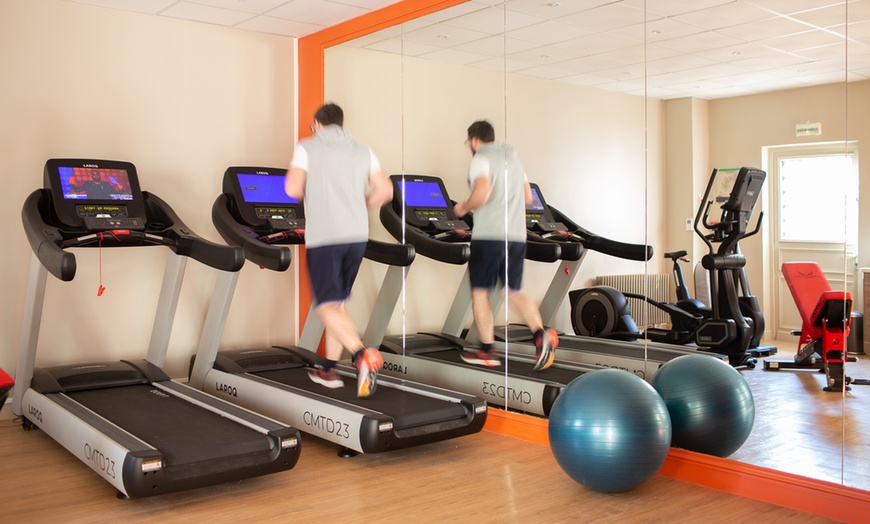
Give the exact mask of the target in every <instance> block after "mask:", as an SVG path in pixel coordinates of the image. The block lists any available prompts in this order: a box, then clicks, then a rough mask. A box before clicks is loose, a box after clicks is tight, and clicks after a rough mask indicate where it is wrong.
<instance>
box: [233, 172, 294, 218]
mask: <svg viewBox="0 0 870 524" xmlns="http://www.w3.org/2000/svg"><path fill="white" fill-rule="evenodd" d="M286 180H287V170H286V169H281V168H273V167H230V168H228V169H227V170H226V172H225V173H224V192H225V193H227V194H229V195H231V196H232V199H233V201H234V203H235V206H236V208H237V209H238V211H239V214H240V215H241V218H242V219H243V220H244V222H246V223H247V224H248V225H251V226H266V225H268V228H269V229H270V230H273V231H286V230H290V229H304V228H305V212H304V208H303V207H302V204H300V203H299V201H298V200H297V199H295V198H291V197H290V196H288V195H287V193H286V191H285V190H284V184H285V182H286Z"/></svg>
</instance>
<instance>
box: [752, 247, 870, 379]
mask: <svg viewBox="0 0 870 524" xmlns="http://www.w3.org/2000/svg"><path fill="white" fill-rule="evenodd" d="M782 274H783V276H784V277H785V281H786V283H787V284H788V289H789V290H790V291H791V296H792V298H794V301H795V305H797V308H798V312H800V315H801V320H802V323H803V324H802V326H801V330H800V332H799V333H798V332H794V334H796V335H797V334H799V335H800V340H799V342H798V351H797V354H796V355H795V357H794V359H791V360H789V359H767V360H765V361H764V369H766V370H779V369H818V370H821V371H824V372H825V378H826V385H825V387H824V388H823V389H824V390H825V391H843V388H844V387H845V388H846V389H849V382H850V379H849V377H847V376H846V374H845V372H846V368H845V363H846V362H847V361H851V362H855V361H856V359H855V357H849V355H848V351H847V348H846V343H847V339H848V337H849V324H850V322H851V316H852V295H851V294H850V293H848V292H847V291H834V290H832V289H831V285H830V284H829V283H828V279H827V278H826V277H825V274H824V273H823V272H822V268H821V267H819V265H818V264H817V263H815V262H786V263H784V264H783V265H782Z"/></svg>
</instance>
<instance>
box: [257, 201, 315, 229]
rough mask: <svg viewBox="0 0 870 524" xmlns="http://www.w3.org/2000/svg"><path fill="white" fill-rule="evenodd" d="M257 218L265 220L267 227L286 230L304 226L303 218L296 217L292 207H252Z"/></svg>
mask: <svg viewBox="0 0 870 524" xmlns="http://www.w3.org/2000/svg"><path fill="white" fill-rule="evenodd" d="M254 213H256V215H257V218H259V219H261V220H265V221H266V222H267V223H268V224H269V229H273V230H275V231H286V230H288V229H300V228H305V220H304V219H301V218H296V210H295V209H294V208H292V207H259V206H257V207H254Z"/></svg>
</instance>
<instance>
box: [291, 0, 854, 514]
mask: <svg viewBox="0 0 870 524" xmlns="http://www.w3.org/2000/svg"><path fill="white" fill-rule="evenodd" d="M465 1H466V0H402V1H400V2H397V3H395V4H393V5H390V6H387V7H385V8H383V9H380V10H378V11H373V12H371V13H368V14H366V15H363V16H361V17H359V18H355V19H353V20H349V21H347V22H344V23H341V24H338V25H335V26H332V27H329V28H326V29H324V30H322V31H320V32H317V33H314V34H312V35H309V36H306V37H303V38H301V39H300V40H299V55H298V71H299V100H298V108H299V112H298V113H297V115H298V121H297V123H298V129H299V131H300V134H299V138H304V137H305V136H307V135H308V134H309V132H308V124H309V123H310V119H311V116H312V115H313V114H314V111H315V110H316V108H317V107H318V106H319V105H320V104H322V103H323V97H324V50H325V49H326V48H328V47H331V46H334V45H338V44H341V43H343V42H346V41H348V40H352V39H354V38H358V37H361V36H364V35H366V34H369V33H372V32H375V31H378V30H380V29H385V28H387V27H391V26H394V25H397V24H400V23H402V22H406V21H410V20H413V19H415V18H417V17H420V16H423V15H426V14H429V13H433V12H436V11H439V10H441V9H445V8H447V7H452V6H454V5H459V4H462V3H464V2H465ZM300 258H303V257H301V256H300ZM300 262H302V264H300V266H299V272H300V273H299V274H300V280H301V282H300V284H302V285H301V286H300V291H299V293H300V297H299V308H300V309H299V311H300V313H299V314H300V317H301V318H300V325H303V324H304V316H305V314H306V312H307V309H308V306H309V305H310V301H311V291H310V289H308V286H307V283H305V280H306V277H305V275H306V274H307V273H306V269H307V268H306V267H305V266H304V261H300ZM484 429H487V430H490V431H493V432H496V433H500V434H504V435H508V436H512V437H515V438H520V439H523V440H528V441H530V442H535V443H538V444H544V445H546V444H547V443H548V439H547V421H546V420H545V419H537V418H534V417H529V416H526V415H520V414H516V413H510V412H503V411H501V410H491V411H490V413H489V416H488V417H487V422H486V426H485V427H484ZM660 473H661V474H662V475H665V476H668V477H671V478H675V479H678V480H682V481H685V482H691V483H693V484H698V485H702V486H707V487H712V488H714V489H718V490H721V491H725V492H729V493H733V494H736V495H740V496H744V497H747V498H751V499H755V500H760V501H763V502H768V503H772V504H778V505H781V506H785V507H789V508H793V509H798V510H801V511H806V512H808V513H813V514H817V515H822V516H825V517H828V518H833V519H836V520H840V521H847V522H859V521H862V520H863V519H864V518H865V514H866V511H867V508H868V507H870V493H868V492H866V491H862V490H858V489H854V488H849V487H845V486H842V485H839V484H831V483H828V482H824V481H818V480H814V479H808V478H806V477H801V476H798V475H792V474H786V473H781V472H777V471H774V470H770V469H766V468H760V467H757V466H751V465H746V464H741V463H737V462H735V461H733V460H728V459H722V458H718V457H713V456H702V455H699V454H697V453H692V452H688V451H684V450H680V449H671V451H670V454H669V455H668V458H667V460H666V461H665V464H664V466H663V467H662V469H661V471H660Z"/></svg>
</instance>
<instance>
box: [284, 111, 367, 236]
mask: <svg viewBox="0 0 870 524" xmlns="http://www.w3.org/2000/svg"><path fill="white" fill-rule="evenodd" d="M300 149H301V150H303V151H302V152H300ZM290 166H291V167H299V168H301V169H304V170H305V171H306V173H307V176H306V179H305V245H306V246H308V247H310V248H311V247H320V246H329V245H336V244H352V243H356V242H367V241H368V238H369V220H368V217H369V215H368V208H367V207H366V189H367V187H368V180H369V174H370V173H371V171H372V169H373V168H377V167H378V160H377V158H376V157H375V156H374V154H373V153H372V151H371V149H369V148H368V147H365V146H363V145H360V144H358V143H357V142H355V141H354V140H353V139H352V138H351V136H350V133H348V132H347V131H345V130H344V129H343V128H342V127H341V126H337V125H329V126H324V127H323V128H322V129H321V130H320V131H318V132H317V134H316V135H315V136H314V137H312V138H309V139H305V140H302V141H301V142H299V143H298V144H297V145H296V152H295V153H294V154H293V160H292V161H291V163H290Z"/></svg>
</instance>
